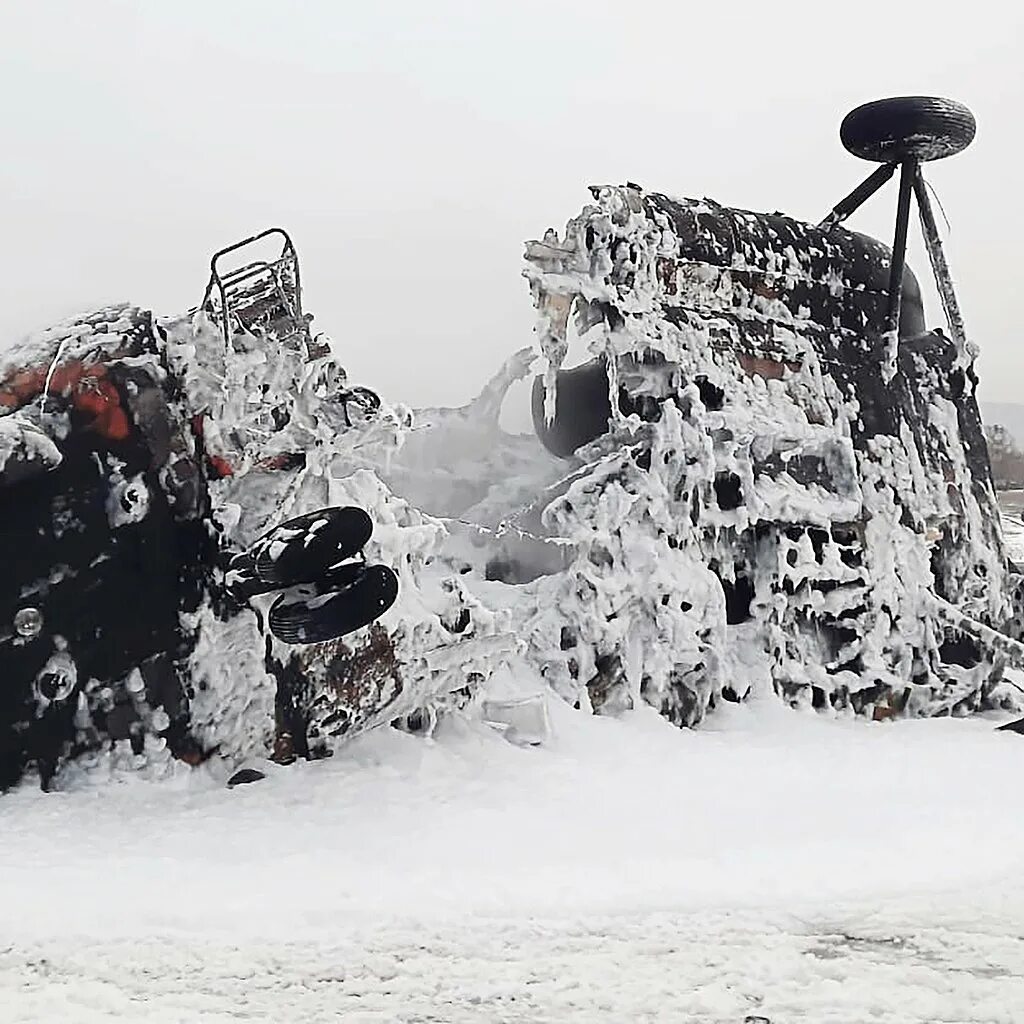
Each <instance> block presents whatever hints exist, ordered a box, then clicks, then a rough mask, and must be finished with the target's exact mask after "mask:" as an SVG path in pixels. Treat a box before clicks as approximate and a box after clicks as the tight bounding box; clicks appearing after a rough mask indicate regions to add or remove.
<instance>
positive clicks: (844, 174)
mask: <svg viewBox="0 0 1024 1024" xmlns="http://www.w3.org/2000/svg"><path fill="white" fill-rule="evenodd" d="M1022 43H1024V9H1022V7H1021V6H1020V5H1018V4H1015V3H1012V2H1010V0H998V2H991V3H990V2H986V0H976V2H974V3H970V4H967V3H963V2H956V3H950V2H946V0H942V2H938V0H936V2H930V3H918V2H907V0H903V2H896V0H888V2H884V3H881V2H876V0H862V2H860V3H856V4H834V3H828V2H822V0H818V2H815V3H803V2H786V0H779V2H776V3H764V2H763V0H758V2H754V3H750V2H739V0H733V2H731V3H723V2H719V0H707V2H702V3H687V2H680V0H675V2H647V0H631V2H629V3H606V2H603V0H589V2H586V3H583V2H576V0H546V2H538V0H515V2H512V0H504V2H493V3H492V2H489V0H488V2H485V0H479V2H475V3H473V2H457V0H422V2H387V0H379V2H372V0H370V2H361V3H350V2H344V0H333V2H331V0H273V2H264V0H134V2H130V0H0V114H2V118H0V127H2V132H3V137H2V143H3V159H2V161H0V228H2V236H0V339H7V340H8V341H9V340H13V339H16V338H17V337H19V336H20V335H21V334H23V333H25V332H27V331H28V330H30V329H34V328H36V327H39V326H45V325H46V323H47V322H49V321H52V320H54V319H57V318H59V317H61V316H63V315H65V314H67V313H69V312H74V311H77V310H79V309H81V308H82V307H87V306H91V305H96V304H100V303H102V302H105V301H110V300H116V299H130V300H132V301H134V302H136V303H138V304H140V305H144V306H148V307H150V308H153V309H154V310H156V311H157V312H160V313H172V312H175V311H177V310H180V309H184V308H187V307H188V306H191V305H194V304H195V303H196V302H197V301H198V300H199V299H200V298H201V295H202V291H203V287H204V285H205V283H206V270H207V265H208V258H209V254H210V252H211V251H212V250H214V249H216V248H218V247H220V246H221V245H224V244H226V243H228V242H231V241H234V240H235V239H236V238H240V237H243V236H245V235H248V234H250V233H252V232H253V231H255V230H257V229H259V228H262V227H264V226H267V225H271V224H282V225H284V226H286V227H287V228H289V230H290V231H291V232H292V234H293V236H294V238H295V240H296V243H297V245H298V247H299V251H300V254H301V256H302V258H303V271H304V277H305V281H306V305H307V308H308V309H310V310H311V311H313V312H314V313H315V314H316V321H315V327H316V328H317V329H319V330H325V331H327V332H328V333H329V334H331V335H332V337H333V338H334V339H335V341H336V342H337V343H338V346H339V349H340V351H341V352H342V354H343V361H344V362H345V364H346V365H347V367H348V369H349V372H350V375H351V376H352V377H354V378H356V379H359V380H360V381H362V382H365V383H367V384H370V385H372V386H376V387H378V388H379V389H381V390H383V391H384V392H385V393H386V394H387V395H388V396H389V397H391V398H394V399H401V400H405V401H409V402H412V403H415V404H424V403H442V402H443V403H458V402H461V401H463V400H466V399H467V398H469V397H470V396H471V395H472V394H473V393H474V392H475V391H476V389H477V388H478V386H479V385H480V384H481V383H482V382H483V380H484V379H485V378H486V377H487V375H488V374H489V373H490V372H491V370H492V369H494V368H495V367H496V366H497V365H498V363H499V362H500V361H501V360H502V358H503V357H504V356H505V355H506V354H507V353H509V352H511V351H512V350H513V349H515V348H518V347H520V346H521V345H523V344H528V343H529V341H530V340H531V336H532V335H531V330H532V310H531V307H530V301H529V295H528V291H527V288H526V285H525V282H524V281H523V280H522V279H521V277H520V269H521V255H522V242H523V240H524V239H526V238H531V237H537V236H538V235H539V234H540V233H542V232H543V230H544V229H545V228H546V227H547V226H548V225H556V226H558V227H559V228H561V227H562V225H563V224H564V222H565V221H566V219H568V218H569V217H570V216H572V215H573V214H575V213H576V212H577V211H578V210H579V208H580V207H581V206H582V205H583V204H584V202H586V201H587V199H588V195H587V193H586V189H585V186H586V185H587V184H589V183H591V182H622V181H625V180H627V179H628V180H631V181H636V182H639V183H641V184H642V185H644V186H645V187H647V188H651V189H656V190H659V191H666V192H669V193H675V194H678V195H688V196H703V195H706V196H710V197H712V198H714V199H717V200H719V201H720V202H724V203H728V204H732V205H737V206H742V207H746V208H748V209H755V210H764V209H767V210H776V209H778V210H782V211H784V212H786V213H789V214H792V215H794V216H797V217H801V218H806V219H810V220H816V219H818V218H820V217H821V216H823V215H824V214H825V213H826V212H827V210H828V209H829V207H831V206H832V204H833V203H834V202H836V201H837V200H838V199H840V198H841V197H842V196H843V195H844V194H845V193H846V192H847V191H848V190H849V189H850V188H852V187H853V186H854V185H855V184H856V183H857V182H858V181H859V180H860V179H861V178H862V177H863V176H864V175H865V174H866V173H867V172H868V171H869V170H870V167H869V166H868V165H867V164H864V163H862V162H860V161H857V160H855V159H854V158H853V157H851V156H849V155H848V154H846V153H845V152H844V150H843V149H842V147H841V146H840V144H839V140H838V126H839V122H840V120H841V118H842V115H843V114H844V113H845V112H846V111H847V110H848V109H849V108H851V107H853V106H855V105H856V104H858V103H860V102H863V101H864V100H867V99H873V98H876V97H878V96H886V95H898V94H906V93H937V94H940V95H947V96H951V97H954V98H956V99H960V100H962V101H963V102H965V103H967V104H968V105H969V106H971V107H972V109H973V110H974V111H975V113H976V115H977V118H978V124H979V128H978V138H977V141H976V142H975V144H974V145H973V146H972V147H971V148H970V149H969V150H968V151H967V152H966V153H964V154H962V155H961V156H959V157H956V158H954V159H951V160H948V161H944V162H941V163H937V164H935V165H933V166H932V167H931V169H930V180H931V182H932V184H933V185H934V186H935V188H936V190H937V191H938V194H939V196H940V198H941V200H942V202H943V204H944V206H945V208H946V211H947V212H948V214H949V217H950V220H951V222H952V232H951V234H950V235H949V237H948V240H947V241H948V253H949V258H950V262H951V264H952V267H953V271H954V275H955V277H956V280H957V284H958V286H959V288H960V298H961V305H962V307H963V310H964V313H965V316H966V319H967V323H968V329H969V330H970V332H971V334H972V335H973V337H974V338H975V339H976V340H977V342H978V343H979V344H980V345H981V347H982V352H983V356H982V360H981V363H980V373H981V379H982V387H981V391H982V396H983V397H985V398H988V399H994V400H1006V401H1014V400H1017V399H1022V400H1024V396H1022V395H1021V388H1020V385H1021V382H1022V379H1024V354H1022V351H1021V347H1020V344H1019V341H1018V338H1019V334H1020V329H1019V326H1018V320H1019V318H1020V305H1019V296H1020V291H1021V286H1020V284H1019V280H1020V278H1021V267H1020V262H1019V260H1018V258H1017V243H1018V238H1019V237H1020V236H1021V235H1022V234H1024V212H1022V208H1024V204H1022V200H1021V195H1022V192H1021V187H1020V184H1019V177H1020V173H1021V172H1020V163H1019V158H1020V154H1021V143H1020V133H1021V127H1020V126H1021V121H1022V111H1024V69H1022V68H1024V65H1022V61H1021V57H1020V54H1021V50H1022ZM894 206H895V189H894V187H893V186H890V189H888V190H886V192H884V193H883V194H882V195H880V196H878V197H876V198H875V199H874V200H873V201H872V203H871V204H870V206H869V207H866V208H865V209H864V210H863V211H862V212H860V213H859V214H857V215H856V216H855V218H854V220H853V221H851V226H855V227H857V228H859V229H861V230H865V231H868V232H871V233H874V234H878V235H880V236H881V237H883V238H886V239H889V238H890V237H891V231H892V222H893V210H894ZM912 245H913V247H914V248H913V249H912V253H911V259H912V261H913V265H914V266H915V268H916V269H917V270H918V272H919V276H925V275H926V274H927V261H926V260H925V258H924V257H923V255H922V253H921V248H920V241H919V239H918V238H916V237H915V238H914V239H912ZM929 319H930V321H931V322H933V323H935V324H938V323H940V322H941V310H939V309H938V308H937V307H936V306H935V305H934V304H933V306H932V307H931V308H930V309H929ZM5 343H7V342H6V341H3V340H0V344H5Z"/></svg>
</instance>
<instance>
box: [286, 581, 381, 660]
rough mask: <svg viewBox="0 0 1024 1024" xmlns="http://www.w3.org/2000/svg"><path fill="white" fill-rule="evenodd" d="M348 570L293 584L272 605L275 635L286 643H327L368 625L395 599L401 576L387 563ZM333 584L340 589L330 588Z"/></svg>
mask: <svg viewBox="0 0 1024 1024" xmlns="http://www.w3.org/2000/svg"><path fill="white" fill-rule="evenodd" d="M346 570H348V571H347V572H346V574H345V576H340V575H336V577H335V578H334V579H332V580H330V581H325V583H324V584H322V585H318V584H307V585H304V586H298V587H293V588H292V589H291V590H289V591H288V592H286V593H284V594H282V595H281V596H280V597H279V598H278V599H277V600H276V601H275V602H274V604H273V605H272V606H271V608H270V615H269V625H270V631H271V632H272V633H273V634H274V636H276V637H277V638H278V640H281V641H283V642H284V643H286V644H317V643H323V642H324V641H325V640H334V639H336V638H337V637H339V636H344V635H345V634H346V633H351V632H353V631H354V630H357V629H361V628H362V627H363V626H368V625H369V624H370V623H371V622H373V621H374V620H375V619H377V618H379V617H380V616H381V615H383V614H384V613H385V612H386V611H387V610H388V609H389V608H390V607H391V606H392V605H393V604H394V603H395V599H396V598H397V597H398V577H397V576H396V575H395V574H394V572H392V570H391V569H389V568H388V567H387V566H386V565H371V566H358V571H356V572H352V570H351V568H350V567H346ZM353 576H354V578H351V577H353ZM331 584H333V586H334V587H337V589H327V588H328V586H329V585H331ZM339 584H341V586H340V587H339V586H338V585H339ZM325 590H326V593H325V592H324V591H325Z"/></svg>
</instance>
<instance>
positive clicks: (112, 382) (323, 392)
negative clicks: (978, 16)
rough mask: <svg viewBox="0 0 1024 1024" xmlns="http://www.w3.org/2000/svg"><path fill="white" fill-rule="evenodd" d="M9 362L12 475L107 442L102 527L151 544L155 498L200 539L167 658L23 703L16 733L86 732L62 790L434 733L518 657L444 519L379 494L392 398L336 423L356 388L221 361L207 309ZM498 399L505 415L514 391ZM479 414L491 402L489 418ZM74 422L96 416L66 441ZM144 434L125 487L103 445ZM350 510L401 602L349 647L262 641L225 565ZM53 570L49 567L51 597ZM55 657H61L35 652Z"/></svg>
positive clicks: (76, 326)
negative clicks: (20, 466) (370, 734)
mask: <svg viewBox="0 0 1024 1024" xmlns="http://www.w3.org/2000/svg"><path fill="white" fill-rule="evenodd" d="M0 360H2V362H0V382H2V384H0V456H2V457H3V458H4V460H5V464H7V463H10V462H13V461H15V460H17V461H19V462H25V461H26V460H27V461H29V462H31V461H38V462H39V463H40V464H41V466H42V467H43V468H44V469H45V467H48V466H52V465H55V464H57V463H59V462H60V459H61V447H60V446H61V445H62V444H64V442H65V440H66V439H70V438H73V437H75V436H82V437H90V438H93V437H95V438H98V440H97V442H96V443H97V445H98V448H97V451H98V454H97V455H95V456H89V458H90V459H93V458H95V459H98V460H99V461H100V463H102V474H103V475H102V479H103V480H105V481H109V483H110V484H111V485H112V486H111V492H110V496H109V498H108V501H107V510H108V522H107V523H106V524H105V527H107V528H109V529H110V530H111V531H113V532H114V534H116V533H117V532H118V531H120V530H125V529H128V530H131V529H139V528H145V524H146V519H147V517H148V516H150V515H152V514H153V512H152V507H151V506H153V501H154V500H156V499H154V498H153V496H155V495H159V499H158V500H156V504H157V506H160V507H164V502H165V501H166V506H167V507H169V508H170V510H171V514H172V516H173V518H174V519H175V520H176V521H179V522H180V523H183V524H184V526H185V528H187V529H190V530H194V531H196V532H195V533H190V534H189V535H188V539H187V542H186V543H185V544H184V546H183V548H182V551H183V552H184V553H186V554H187V557H186V558H185V562H186V563H187V564H186V565H184V566H183V573H184V575H185V576H187V577H194V580H192V581H191V582H193V583H194V584H195V586H194V588H193V590H190V591H188V593H186V592H184V590H183V592H182V595H181V600H180V601H179V603H178V612H177V613H176V614H177V628H176V632H177V636H176V637H175V638H173V640H169V642H168V643H169V646H168V650H167V651H166V652H165V656H160V657H158V658H156V659H149V660H147V661H146V662H145V663H143V664H137V665H132V666H131V667H130V668H129V669H128V670H127V671H125V673H124V674H123V675H122V676H120V677H119V678H113V679H107V678H104V679H93V678H88V677H87V675H88V673H84V674H83V673H82V672H79V673H78V678H75V679H74V680H72V681H71V683H70V685H71V689H72V692H71V693H70V696H65V695H64V694H63V693H61V694H60V698H59V700H50V699H46V698H44V697H42V696H40V694H39V693H38V691H37V694H36V697H35V704H34V706H33V707H26V709H25V721H24V723H22V726H19V727H18V728H22V727H23V728H24V729H25V730H28V731H29V732H31V731H32V730H33V729H38V728H41V727H45V724H46V717H45V716H46V715H47V714H57V715H58V716H60V717H61V720H62V721H63V716H65V715H70V716H71V717H72V719H73V735H74V736H75V740H74V742H73V743H72V744H71V745H70V746H66V745H65V746H64V748H63V753H62V755H61V756H60V759H59V764H58V765H57V766H56V770H57V772H58V776H57V778H56V780H55V783H56V784H62V782H64V781H69V780H73V779H81V778H82V777H83V776H85V777H89V778H106V777H108V776H111V775H117V774H118V773H120V772H122V771H131V772H141V773H143V774H148V775H151V776H161V775H164V774H167V773H169V772H173V771H175V770H177V769H176V766H180V765H181V764H182V763H185V764H190V765H195V764H199V763H202V762H206V763H208V764H210V765H218V764H219V765H223V766H224V770H230V769H231V768H232V767H233V766H237V765H238V764H239V763H241V762H242V761H244V760H245V759H247V758H253V757H257V758H258V757H266V756H268V755H271V754H275V753H279V754H281V755H282V756H284V757H285V758H287V757H289V756H292V755H293V754H294V755H296V756H318V755H322V754H325V753H327V752H329V750H330V749H331V747H332V745H333V744H334V743H335V742H336V741H337V740H339V739H341V738H343V737H347V736H351V735H354V734H356V733H358V732H360V731H362V730H364V729H368V728H372V727H373V726H376V725H380V724H382V723H388V722H395V721H397V722H402V721H404V720H406V719H407V718H408V717H409V716H411V715H413V714H414V713H415V714H416V715H418V716H419V722H418V723H417V724H419V725H422V724H424V723H425V724H426V725H427V726H428V727H429V724H430V723H431V722H432V721H433V720H434V718H435V717H436V715H437V714H438V713H439V712H441V711H443V710H444V709H446V708H451V707H455V706H461V705H463V704H465V703H466V702H467V701H468V700H470V699H471V698H472V697H473V696H474V694H475V693H476V692H477V690H478V689H479V687H480V685H481V684H482V683H483V682H484V681H485V680H486V679H487V678H488V677H489V676H490V675H491V674H492V672H493V671H494V670H495V669H496V668H497V667H499V666H502V665H504V664H505V663H506V662H507V661H508V660H509V659H510V658H512V657H514V656H515V655H516V653H517V651H518V650H519V647H520V644H519V643H518V641H517V640H516V639H515V637H514V636H513V635H512V634H511V632H510V626H511V615H510V612H509V611H508V610H507V609H504V608H501V606H498V610H490V609H488V608H486V607H485V606H484V605H483V604H482V603H481V602H480V601H479V600H478V599H477V598H476V597H474V596H473V595H472V593H470V591H469V590H468V589H467V587H466V586H465V583H464V580H463V577H462V576H461V575H460V573H461V572H463V571H465V564H466V563H465V561H464V560H462V559H460V558H456V559H454V560H453V559H452V558H451V557H450V556H449V555H444V554H443V552H444V549H445V547H446V544H448V543H450V542H451V537H450V533H449V527H448V525H447V524H446V521H445V520H444V519H442V518H439V517H435V516H431V515H429V514H426V513H424V512H422V511H420V510H418V509H417V508H416V507H414V506H413V505H412V504H410V502H409V501H407V500H406V499H404V498H400V497H397V496H396V495H395V494H394V493H392V491H391V489H389V487H388V486H387V485H386V484H385V483H384V482H383V479H382V478H383V477H384V476H386V473H387V468H388V464H389V460H390V459H391V457H392V456H393V455H394V453H396V452H397V451H399V450H400V449H401V446H402V444H403V441H404V440H405V438H406V437H407V436H408V435H409V432H410V429H411V426H412V417H411V413H410V412H409V410H407V409H404V408H402V407H392V406H389V405H387V404H384V405H382V406H381V407H380V408H379V409H377V410H375V411H374V412H373V414H372V415H369V414H367V415H363V413H365V410H362V412H361V411H360V409H359V408H356V407H353V406H351V405H350V406H349V407H348V408H343V407H342V406H341V405H340V404H339V403H338V402H337V401H336V400H335V399H336V397H337V395H338V394H339V391H342V390H343V389H344V385H345V383H346V382H345V374H344V371H343V370H342V369H341V368H340V366H339V365H338V364H337V362H336V361H335V360H334V358H333V357H332V356H330V355H320V356H319V357H317V358H315V359H309V358H308V354H307V352H305V351H303V350H302V348H301V346H299V345H292V346H285V345H277V344H274V343H273V341H272V340H270V339H267V338H256V337H253V336H251V335H247V334H244V333H237V332H236V333H235V334H234V336H233V337H232V339H231V345H230V347H229V348H228V349H227V350H225V346H224V339H223V334H222V330H221V327H220V325H219V324H217V323H214V322H212V321H211V320H210V319H209V318H208V317H207V316H206V315H205V314H203V313H202V312H198V313H196V314H194V315H189V316H185V317H181V318H176V319H170V320H166V321H161V322H159V323H154V321H153V319H152V317H151V316H150V314H148V313H144V312H142V311H141V310H139V309H137V308H136V307H131V306H117V307H111V308H109V309H106V310H103V311H101V312H99V313H97V314H94V315H90V316H88V317H85V318H79V319H78V320H74V321H69V322H67V323H65V324H62V325H59V326H58V327H57V328H54V329H51V330H49V331H47V332H45V333H43V334H41V335H37V336H34V337H32V338H29V339H27V340H26V341H25V342H24V343H22V344H21V345H20V346H19V347H17V348H16V349H14V350H13V351H11V352H6V353H4V354H3V356H0ZM527 365H528V363H527ZM497 387H498V391H499V394H498V398H497V402H498V406H499V407H500V401H501V398H502V397H503V396H504V389H505V388H506V387H507V384H502V383H501V382H500V381H498V382H497ZM491 404H493V403H491ZM484 406H486V407H487V408H488V409H489V408H490V405H489V404H488V401H487V399H486V394H485V395H484V396H482V397H481V400H480V402H479V403H478V405H477V408H478V409H479V408H483V407H484ZM72 416H85V417H86V418H85V420H83V419H81V418H79V419H77V420H76V421H75V422H76V423H78V424H79V426H76V427H74V430H73V429H72V428H73V424H72V419H71V417H72ZM83 422H85V423H86V424H87V425H86V426H85V427H81V426H80V424H81V423H83ZM136 429H137V430H138V431H139V433H140V434H141V435H142V439H143V441H144V442H145V445H146V448H145V451H146V453H147V454H146V458H147V461H148V462H149V463H150V464H149V465H148V466H146V467H145V472H144V473H134V474H132V473H128V472H127V471H124V472H122V470H123V467H122V465H121V464H120V463H119V462H118V460H117V458H116V457H114V456H113V455H112V454H110V453H109V451H110V450H108V454H106V455H104V454H102V453H103V451H104V447H105V444H106V442H107V441H108V440H109V441H110V444H111V445H114V446H115V447H116V445H115V442H120V441H122V440H123V439H124V438H125V437H126V436H129V435H131V436H134V435H133V432H134V431H135V430H136ZM55 442H56V443H55ZM89 443H92V442H89ZM147 488H148V489H147ZM339 505H340V506H344V505H355V506H358V507H360V508H362V509H364V510H366V511H367V512H368V513H369V515H370V517H371V519H372V520H373V523H374V533H373V537H372V539H371V541H370V543H369V544H368V545H367V547H366V554H367V557H368V558H369V559H370V561H372V562H376V563H383V564H385V565H388V566H390V567H392V568H393V569H394V570H395V572H396V573H397V574H398V576H399V579H400V584H401V592H400V599H399V601H398V603H397V605H396V606H395V608H393V609H392V610H391V611H390V612H389V613H387V614H386V615H385V616H384V617H383V618H381V619H380V620H379V621H378V622H376V623H374V625H373V626H371V627H370V628H368V629H362V630H359V631H358V632H357V633H354V634H351V635H349V636H346V637H344V638H342V639H340V640H336V641H333V642H330V643H321V644H315V645H310V646H309V647H306V648H293V647H289V646H287V645H285V644H281V643H280V642H278V641H277V640H276V639H274V637H273V636H272V635H271V634H270V632H269V630H268V629H267V628H266V617H267V610H268V606H269V604H270V603H271V601H272V599H273V595H266V596H264V597H257V598H254V599H252V600H251V601H249V602H244V603H242V602H238V601H235V600H233V599H232V598H231V596H230V594H229V592H228V588H227V587H226V586H225V567H226V564H227V559H228V558H229V557H230V554H231V553H232V552H236V551H239V550H243V549H244V548H245V547H246V546H247V545H249V544H250V543H251V542H252V541H253V540H254V539H256V538H257V537H258V536H260V535H261V534H262V533H263V532H265V531H266V530H267V529H268V528H270V527H272V526H275V525H277V524H279V523H280V522H282V521H283V520H285V519H288V518H291V517H293V516H297V515H301V514H303V513H305V512H309V511H313V510H316V509H318V508H323V507H326V506H339ZM70 525H71V528H72V529H76V530H82V529H85V527H83V526H82V525H81V524H79V525H77V526H76V525H75V524H74V523H72V524H70ZM90 529H91V527H90ZM100 533H102V531H100ZM160 536H161V537H163V538H164V541H166V539H167V537H168V535H166V534H162V535H160ZM218 553H219V554H218ZM52 569H53V567H52V566H48V565H47V566H40V569H39V571H40V574H41V579H40V584H39V585H40V586H41V587H43V592H45V588H46V587H47V585H48V584H47V582H46V576H47V574H48V573H51V570H52ZM193 591H194V592H193ZM138 596H139V599H140V600H145V599H148V595H143V594H139V595H138ZM44 642H45V643H48V644H49V643H51V641H50V640H49V639H47V638H46V637H45V636H44V637H43V638H40V639H39V640H38V641H37V643H44ZM60 643H61V644H62V645H63V646H62V647H61V649H60V650H55V657H56V656H61V657H64V658H66V659H70V662H71V663H72V664H74V659H75V656H76V653H77V652H76V650H75V649H74V644H72V645H70V647H69V649H68V650H67V651H66V652H65V650H64V647H67V646H68V645H67V644H66V643H65V642H64V641H63V640H60ZM172 647H174V648H177V649H176V650H172V649H171V648H172ZM154 663H159V665H160V667H161V669H162V671H160V672H157V671H155V670H154V667H153V665H154ZM163 670H165V671H163ZM175 680H176V681H175ZM283 736H285V737H287V739H288V744H287V745H286V749H284V750H281V749H280V744H281V741H282V737H283Z"/></svg>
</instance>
